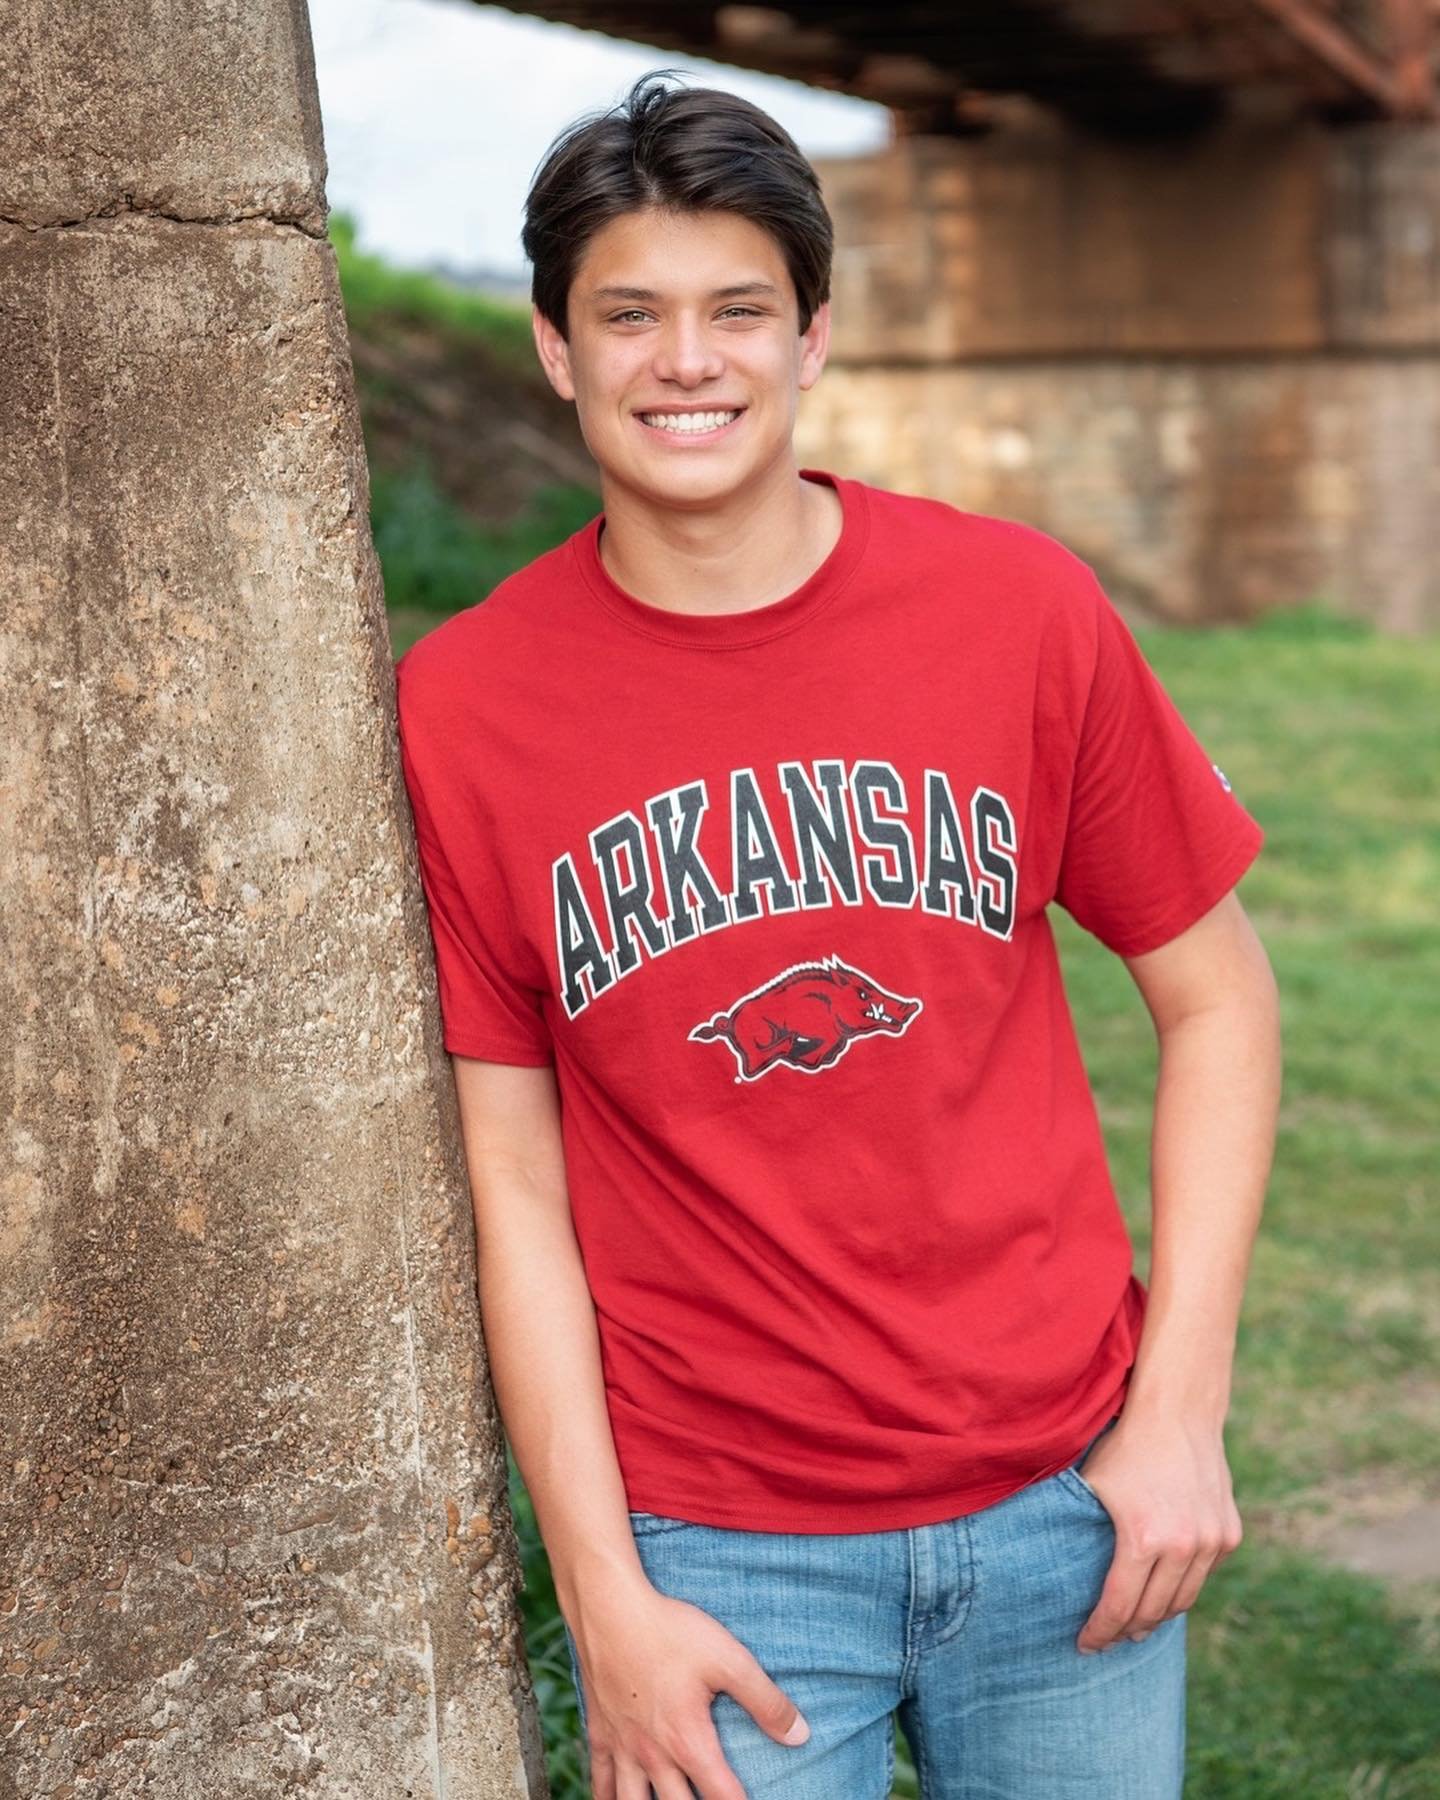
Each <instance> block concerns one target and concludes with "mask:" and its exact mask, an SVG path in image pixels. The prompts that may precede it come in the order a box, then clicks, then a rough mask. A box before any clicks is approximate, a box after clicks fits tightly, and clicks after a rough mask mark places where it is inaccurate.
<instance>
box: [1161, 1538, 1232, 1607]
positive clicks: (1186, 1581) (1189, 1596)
mask: <svg viewBox="0 0 1440 1800" xmlns="http://www.w3.org/2000/svg"><path fill="white" fill-rule="evenodd" d="M1234 1548H1235V1545H1234V1543H1232V1542H1231V1541H1230V1540H1228V1539H1227V1538H1222V1539H1221V1540H1220V1543H1219V1545H1218V1547H1217V1548H1215V1549H1214V1550H1211V1549H1209V1548H1208V1547H1202V1548H1201V1549H1199V1550H1197V1551H1196V1552H1195V1556H1194V1559H1193V1560H1192V1562H1191V1564H1190V1567H1189V1568H1188V1569H1187V1570H1186V1571H1185V1574H1184V1576H1183V1577H1182V1578H1181V1582H1180V1586H1179V1587H1178V1588H1177V1589H1176V1591H1175V1598H1174V1599H1173V1600H1172V1601H1171V1602H1170V1609H1169V1611H1168V1612H1167V1613H1166V1615H1165V1617H1166V1618H1167V1619H1173V1618H1174V1616H1175V1614H1176V1613H1181V1612H1189V1610H1190V1608H1191V1607H1192V1606H1193V1605H1194V1604H1195V1602H1196V1601H1197V1600H1198V1599H1199V1597H1200V1590H1201V1588H1203V1587H1204V1585H1205V1583H1206V1582H1207V1581H1208V1580H1209V1579H1210V1577H1211V1576H1212V1575H1213V1574H1214V1573H1215V1570H1216V1569H1217V1568H1218V1567H1219V1565H1220V1564H1221V1563H1222V1562H1224V1560H1225V1558H1226V1557H1227V1556H1229V1554H1230V1552H1231V1551H1232V1550H1233V1549H1234Z"/></svg>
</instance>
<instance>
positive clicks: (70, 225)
mask: <svg viewBox="0 0 1440 1800" xmlns="http://www.w3.org/2000/svg"><path fill="white" fill-rule="evenodd" d="M130 217H135V218H144V219H164V220H165V221H166V222H167V223H168V224H171V225H211V226H227V225H243V224H245V223H246V222H247V221H249V220H251V219H263V220H265V221H266V223H267V224H270V225H274V226H276V227H277V229H279V230H282V231H298V232H299V233H300V234H301V235H302V236H303V237H308V238H324V237H325V236H326V235H327V232H326V228H325V226H323V225H321V226H319V227H318V228H317V227H316V226H315V225H313V224H312V223H311V222H310V221H311V219H312V218H313V215H312V214H308V213H302V214H297V215H295V216H294V217H292V218H282V217H279V216H277V215H276V214H275V213H271V212H267V211H265V209H264V208H263V207H260V208H257V209H256V210H255V211H254V212H235V213H225V214H218V213H217V214H208V215H207V214H201V213H174V212H166V211H165V209H164V208H163V207H160V206H137V205H136V204H135V202H134V199H133V198H132V196H131V195H129V194H126V195H125V196H124V200H123V203H122V204H120V205H117V206H112V207H110V208H109V209H107V210H105V211H103V212H94V213H83V214H80V215H78V216H77V217H75V218H73V219H22V218H17V217H16V216H15V214H13V213H3V212H0V225H18V226H19V227H20V228H21V229H22V230H23V231H33V232H40V231H73V230H75V229H76V227H77V226H84V225H101V224H104V223H106V222H107V221H110V220H114V219H123V218H130Z"/></svg>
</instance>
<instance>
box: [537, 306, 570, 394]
mask: <svg viewBox="0 0 1440 1800" xmlns="http://www.w3.org/2000/svg"><path fill="white" fill-rule="evenodd" d="M530 329H531V331H532V332H533V333H534V335H535V354H536V355H537V356H538V357H539V358H540V367H541V368H542V369H544V371H545V379H546V380H547V381H548V382H549V383H550V385H551V387H552V388H554V390H555V392H556V393H557V394H558V395H559V396H560V398H561V399H562V400H573V399H574V398H575V383H574V380H573V379H572V377H571V374H570V346H569V345H568V344H567V343H566V342H565V339H564V338H563V337H562V336H561V335H560V333H559V331H557V330H556V328H555V326H554V325H552V324H551V322H550V321H549V319H547V318H546V317H545V315H544V313H542V312H541V310H540V308H539V307H538V306H532V307H531V308H530Z"/></svg>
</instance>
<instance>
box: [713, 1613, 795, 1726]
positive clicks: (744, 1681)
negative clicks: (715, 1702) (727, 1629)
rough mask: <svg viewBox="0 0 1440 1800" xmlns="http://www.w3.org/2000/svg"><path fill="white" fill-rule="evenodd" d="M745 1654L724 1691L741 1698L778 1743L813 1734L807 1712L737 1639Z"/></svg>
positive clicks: (759, 1723)
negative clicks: (802, 1710) (802, 1709)
mask: <svg viewBox="0 0 1440 1800" xmlns="http://www.w3.org/2000/svg"><path fill="white" fill-rule="evenodd" d="M736 1643H737V1647H738V1649H739V1651H740V1652H742V1654H740V1655H738V1656H737V1658H736V1661H735V1666H734V1668H733V1670H731V1672H730V1673H728V1674H727V1675H726V1676H725V1677H724V1692H725V1693H727V1694H729V1695H731V1696H732V1698H734V1699H736V1700H738V1701H739V1702H740V1704H741V1706H743V1707H744V1708H745V1710H746V1712H748V1713H749V1714H750V1717H751V1718H752V1719H754V1721H755V1723H756V1724H757V1725H758V1726H759V1727H760V1729H761V1730H762V1731H763V1732H765V1734H766V1735H767V1736H768V1737H772V1738H774V1739H775V1741H776V1743H777V1744H803V1743H804V1742H805V1740H806V1738H808V1737H809V1735H810V1726H809V1724H808V1723H807V1722H806V1719H805V1715H804V1714H803V1713H802V1712H801V1711H800V1708H799V1707H798V1706H797V1705H796V1704H795V1702H794V1701H793V1700H792V1699H791V1698H790V1696H789V1695H788V1694H787V1693H786V1692H785V1690H784V1688H782V1687H781V1686H780V1685H779V1684H778V1683H777V1682H774V1681H772V1680H771V1679H770V1677H769V1676H768V1675H767V1674H766V1673H765V1671H764V1669H763V1668H762V1667H761V1666H760V1663H759V1662H758V1661H757V1659H756V1658H755V1657H754V1656H753V1655H752V1654H751V1652H750V1651H749V1650H747V1649H746V1648H745V1646H744V1645H743V1644H740V1643H739V1640H738V1639H737V1640H736Z"/></svg>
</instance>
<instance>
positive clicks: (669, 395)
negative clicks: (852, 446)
mask: <svg viewBox="0 0 1440 1800" xmlns="http://www.w3.org/2000/svg"><path fill="white" fill-rule="evenodd" d="M533 323H534V330H535V344H536V349H537V350H538V352H539V355H540V360H541V362H542V364H543V365H544V368H545V372H546V374H547V376H548V377H549V379H550V383H551V385H552V386H553V387H554V389H555V391H556V393H558V394H560V395H561V396H562V397H563V398H564V399H566V400H574V402H575V405H576V412H577V415H578V418H579V424H580V430H581V433H582V435H583V436H584V439H585V442H586V444H587V445H588V446H589V449H590V453H591V455H592V456H593V457H594V458H595V460H596V462H597V463H598V464H599V465H600V468H601V471H602V474H603V475H604V477H605V478H606V480H607V481H609V482H613V483H617V484H619V485H621V486H624V487H626V488H630V489H633V490H634V491H635V492H637V493H639V494H642V495H644V496H645V497H646V498H648V499H650V500H652V501H657V502H659V503H661V504H663V505H667V506H685V505H691V506H706V505H713V504H715V503H716V502H717V501H720V500H723V499H725V498H726V497H727V496H728V495H730V494H733V493H735V492H736V491H738V490H740V489H742V488H744V487H745V486H746V485H747V483H749V482H751V481H754V480H756V479H758V478H759V477H760V476H762V475H763V474H764V473H765V472H767V471H771V470H773V469H775V468H776V467H777V466H780V467H785V466H789V467H791V468H793V466H794V451H793V448H792V442H791V440H792V437H793V434H794V430H795V414H796V409H797V405H798V401H799V396H800V393H801V391H802V390H803V389H805V388H809V387H812V386H813V385H814V383H815V382H816V380H817V379H818V378H819V375H820V370H821V368H822V367H823V366H824V361H825V351H826V348H827V345H828V342H829V333H830V308H829V305H828V304H826V305H822V306H821V307H820V308H819V309H818V310H817V311H816V313H815V316H814V318H813V319H812V320H811V322H810V326H809V328H808V330H806V331H805V332H804V333H803V335H802V334H801V332H800V330H799V324H800V319H799V306H798V301H797V299H796V294H795V287H794V283H793V282H792V280H791V278H790V273H789V270H788V268H787V267H786V264H785V258H784V256H783V255H782V253H781V250H780V246H779V245H778V244H777V243H776V241H775V239H774V238H772V237H771V235H770V234H769V232H767V231H765V230H763V229H762V228H761V227H760V226H758V225H756V224H754V223H752V222H751V221H750V220H749V219H746V218H743V217H741V216H740V214H738V213H732V212H719V211H710V212H701V213H675V212H660V211H655V210H646V211H643V212H632V213H624V214H622V215H621V216H620V217H619V218H617V219H613V220H612V221H611V222H610V223H609V224H608V225H606V226H605V227H604V228H603V229H602V230H600V231H598V232H596V234H595V235H594V237H593V238H591V240H590V242H589V243H588V244H587V245H586V248H585V253H584V255H583V257H582V258H581V260H580V262H579V265H578V267H577V268H576V272H575V278H574V280H573V282H572V283H571V287H570V296H569V318H568V324H569V330H570V338H569V342H568V343H567V342H566V340H565V339H564V338H563V337H562V336H561V335H560V333H559V332H558V331H557V330H556V329H555V327H554V326H553V325H552V324H551V323H550V322H549V320H547V319H546V318H545V317H544V316H543V315H542V314H541V313H540V312H539V310H538V309H535V310H534V311H533Z"/></svg>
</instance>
